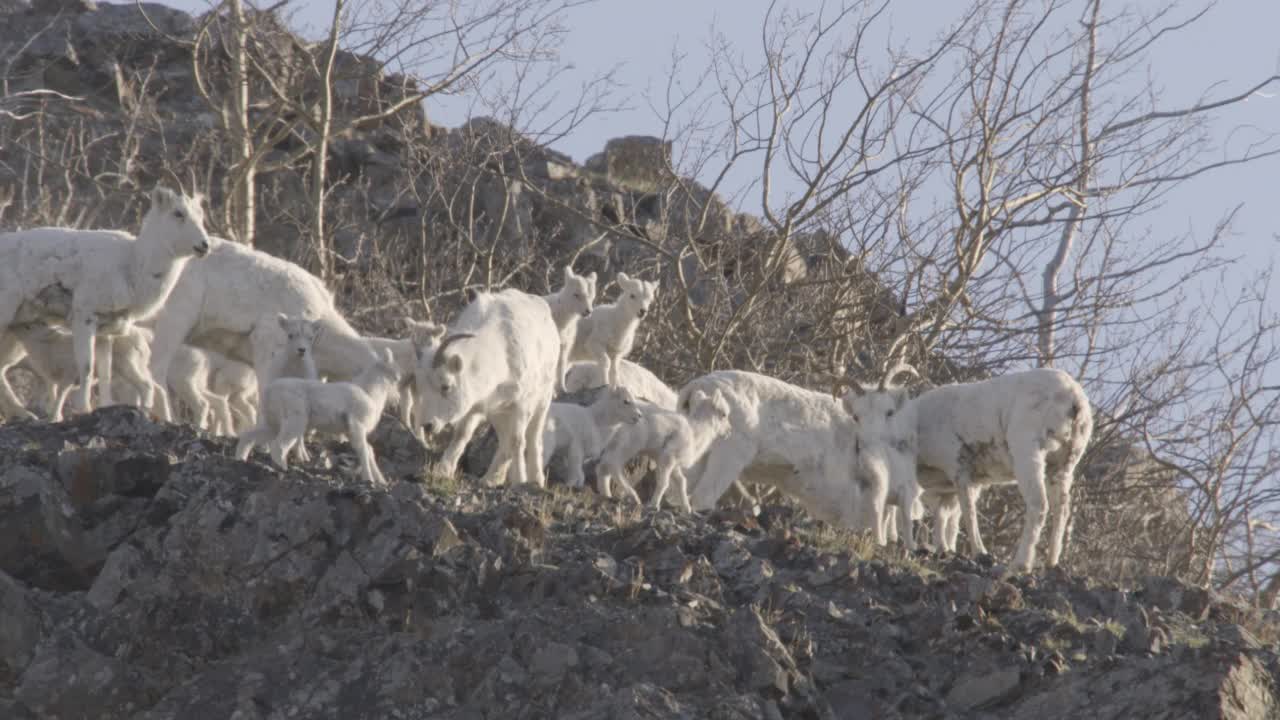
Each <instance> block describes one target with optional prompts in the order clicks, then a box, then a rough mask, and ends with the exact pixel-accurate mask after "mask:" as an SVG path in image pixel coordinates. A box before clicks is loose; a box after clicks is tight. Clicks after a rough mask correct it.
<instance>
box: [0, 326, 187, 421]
mask: <svg viewBox="0 0 1280 720" xmlns="http://www.w3.org/2000/svg"><path fill="white" fill-rule="evenodd" d="M10 331H11V332H12V333H13V334H14V335H15V336H16V337H17V338H18V339H19V343H18V344H14V345H10V350H9V352H8V353H7V354H6V355H5V356H4V357H0V383H4V384H5V385H6V386H8V380H7V379H5V377H4V374H5V373H6V372H7V371H8V369H9V368H10V367H12V366H13V365H15V364H16V363H17V362H19V361H20V360H22V359H23V358H24V357H25V358H26V359H27V366H28V367H29V368H30V369H31V371H32V372H34V373H35V374H36V376H37V377H39V378H40V379H41V380H43V381H44V383H45V385H46V391H47V399H46V401H45V411H46V412H47V413H48V415H49V418H50V419H51V420H53V421H55V422H57V421H60V420H62V410H63V405H64V404H65V403H66V399H67V395H68V393H70V391H71V390H72V388H74V387H75V386H76V383H77V382H79V372H78V371H77V369H76V363H75V352H74V350H73V347H72V346H73V341H72V338H71V334H70V333H68V332H66V331H64V330H62V329H60V328H56V327H51V326H48V325H39V324H33V325H23V326H20V327H10ZM150 337H151V336H150V333H149V332H148V331H147V330H145V329H144V328H140V327H137V326H135V325H129V326H127V327H126V328H124V330H123V332H121V333H120V334H119V335H116V336H114V337H113V338H112V341H111V343H110V344H109V346H108V343H107V342H106V341H105V338H103V337H101V336H100V337H98V338H97V340H96V344H97V346H98V347H97V348H96V352H97V353H99V354H100V355H99V357H100V358H106V357H108V356H110V357H112V358H113V361H112V362H113V364H114V367H115V368H117V370H118V372H117V373H116V374H117V375H119V378H120V379H121V380H124V381H125V382H127V383H128V384H129V385H131V386H133V389H134V390H135V391H136V392H137V395H138V404H139V405H140V406H142V407H144V408H148V409H150V408H152V407H156V408H157V409H158V410H159V412H160V416H161V417H162V418H163V419H164V420H165V421H166V422H167V421H169V420H171V419H172V415H171V413H170V410H169V400H168V394H167V393H165V391H164V388H161V387H160V386H159V385H158V384H156V382H155V381H154V380H153V379H152V378H151V371H150V370H149V369H148V367H147V365H148V362H149V361H150V359H151V350H150V345H149V339H150ZM2 397H3V394H2V393H0V398H2ZM6 414H8V415H10V416H19V417H25V416H28V415H30V413H29V412H28V411H27V410H26V409H24V408H22V407H18V408H16V409H15V408H6Z"/></svg>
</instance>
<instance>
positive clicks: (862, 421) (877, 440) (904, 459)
mask: <svg viewBox="0 0 1280 720" xmlns="http://www.w3.org/2000/svg"><path fill="white" fill-rule="evenodd" d="M900 367H905V366H900ZM898 371H899V370H898V368H895V369H894V370H892V371H890V377H886V378H885V381H884V382H881V383H880V385H879V387H878V388H874V389H868V388H867V387H865V386H863V385H861V384H856V383H855V384H853V385H852V389H851V390H850V391H849V392H848V393H847V394H846V395H845V396H844V397H843V398H842V400H841V404H842V405H843V406H844V409H845V411H846V412H848V413H849V415H850V416H851V417H852V419H853V422H854V426H855V428H856V430H855V432H856V433H857V435H856V438H855V445H854V447H855V451H856V458H855V461H854V462H855V468H856V472H857V473H858V477H860V478H862V479H863V482H862V484H861V486H860V489H861V488H862V487H868V488H871V491H870V492H868V493H866V495H864V497H863V498H862V499H861V502H862V503H863V504H864V505H869V510H870V512H869V514H870V516H871V519H873V520H874V521H875V522H876V525H873V526H870V527H871V528H872V529H873V530H874V534H875V538H876V541H877V542H878V543H880V544H884V543H886V542H892V541H893V540H895V539H897V538H899V537H900V538H901V539H902V542H903V544H904V545H905V546H906V548H907V550H915V549H916V542H915V533H914V532H913V531H912V520H915V519H919V518H920V517H921V516H922V513H923V507H922V505H921V503H920V495H921V493H922V491H921V488H920V485H919V483H918V482H917V481H916V472H915V423H916V416H915V409H914V408H913V407H911V404H910V395H909V394H908V393H907V390H906V388H902V387H898V386H893V385H890V384H889V381H890V380H891V379H892V377H891V376H892V375H896V374H897V372H898ZM881 489H883V494H881V493H880V490H881Z"/></svg>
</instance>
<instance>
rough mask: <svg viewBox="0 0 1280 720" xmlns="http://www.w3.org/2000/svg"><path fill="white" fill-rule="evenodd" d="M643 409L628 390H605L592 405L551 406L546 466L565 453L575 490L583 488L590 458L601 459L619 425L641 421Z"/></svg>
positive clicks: (545, 440)
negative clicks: (585, 464) (558, 454)
mask: <svg viewBox="0 0 1280 720" xmlns="http://www.w3.org/2000/svg"><path fill="white" fill-rule="evenodd" d="M640 412H641V411H640V408H639V406H638V405H637V403H636V400H635V398H634V397H633V396H632V395H631V392H630V391H628V390H627V389H626V388H624V387H617V388H604V389H602V391H601V392H600V396H599V397H597V398H596V400H595V402H593V403H591V405H589V406H586V407H584V406H582V405H575V404H574V403H559V402H553V403H551V409H550V410H549V411H548V412H547V426H546V429H545V430H544V431H543V435H542V466H543V467H544V468H545V467H546V466H547V464H548V463H549V462H551V456H552V455H553V454H555V452H556V451H557V450H563V451H564V452H565V456H566V460H565V462H566V464H567V465H568V469H569V477H568V478H567V479H566V481H567V483H568V484H569V485H570V486H571V487H582V486H583V484H584V483H585V478H584V476H583V472H582V466H583V464H584V463H585V462H586V461H587V459H588V458H598V457H600V453H601V451H603V450H604V446H605V441H606V440H608V439H609V437H610V436H611V435H612V433H613V431H614V429H615V428H616V426H618V425H620V424H623V423H627V424H630V423H634V422H636V421H637V420H639V419H640Z"/></svg>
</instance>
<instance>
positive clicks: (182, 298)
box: [151, 242, 377, 395]
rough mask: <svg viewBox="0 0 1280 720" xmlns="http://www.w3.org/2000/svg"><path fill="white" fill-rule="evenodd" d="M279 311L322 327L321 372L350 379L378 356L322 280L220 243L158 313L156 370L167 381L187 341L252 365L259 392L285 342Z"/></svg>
mask: <svg viewBox="0 0 1280 720" xmlns="http://www.w3.org/2000/svg"><path fill="white" fill-rule="evenodd" d="M281 313H284V314H287V315H291V316H295V317H306V318H310V319H312V320H313V321H314V322H316V323H318V325H319V327H320V328H321V329H322V333H321V334H320V336H319V337H318V338H317V339H316V342H315V355H314V364H315V368H316V370H317V371H318V372H319V373H320V374H321V375H324V376H327V377H329V378H331V379H338V380H349V379H351V378H354V377H355V376H356V375H359V374H360V372H361V371H362V370H364V368H366V367H368V366H369V365H371V364H373V362H374V361H375V359H376V358H377V356H376V355H375V354H374V352H373V350H372V349H371V348H370V347H369V344H368V343H367V342H366V341H365V339H364V338H362V337H360V334H359V333H357V332H356V331H355V330H354V329H353V328H352V327H351V325H350V324H348V323H347V321H346V319H345V318H344V317H342V314H341V313H340V312H338V309H337V307H336V306H335V305H334V300H333V295H332V294H331V293H330V292H329V290H328V289H327V288H326V287H325V286H324V283H323V282H321V280H320V279H319V278H317V277H316V276H314V275H312V274H311V273H309V272H307V271H306V270H304V269H302V268H301V267H299V266H297V265H296V264H294V263H291V262H289V261H287V260H282V259H280V258H277V257H274V256H272V255H268V254H267V253H264V252H261V251H259V250H254V249H253V248H249V247H246V246H244V245H240V244H239V243H233V242H221V243H218V244H217V246H216V247H215V248H214V250H213V252H211V253H210V254H209V256H208V257H206V258H205V259H203V260H201V261H200V262H198V263H190V264H188V265H187V267H186V268H185V269H184V270H183V272H182V277H181V279H180V281H179V283H178V285H177V287H176V288H175V289H174V292H173V293H172V295H170V297H169V299H168V301H167V302H166V303H165V304H164V307H163V308H161V310H160V311H159V312H158V313H156V318H155V342H154V343H153V345H152V348H151V373H152V375H154V376H155V378H156V381H157V382H160V383H161V384H164V383H166V382H167V380H168V372H169V364H170V363H171V362H173V355H174V353H176V352H177V351H178V346H180V345H182V344H183V343H186V344H189V345H194V346H196V347H203V348H207V349H210V350H217V351H218V352H221V353H223V354H224V355H227V356H228V357H231V358H233V359H236V360H239V361H241V362H245V363H248V364H250V365H252V366H253V370H254V373H255V374H256V375H257V380H258V389H259V395H261V393H262V391H263V390H265V388H266V386H267V384H269V383H270V382H271V381H272V380H274V379H275V377H276V374H275V373H276V372H277V371H276V369H275V363H274V361H275V359H276V357H275V352H276V350H277V349H278V348H280V347H281V346H283V344H284V331H283V330H282V329H281V327H280V324H279V322H278V321H277V315H279V314H281Z"/></svg>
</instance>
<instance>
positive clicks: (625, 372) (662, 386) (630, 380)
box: [564, 358, 676, 410]
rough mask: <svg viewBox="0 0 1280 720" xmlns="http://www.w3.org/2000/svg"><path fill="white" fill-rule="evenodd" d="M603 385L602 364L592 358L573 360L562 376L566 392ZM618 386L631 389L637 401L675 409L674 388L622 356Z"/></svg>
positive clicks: (619, 364)
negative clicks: (645, 401)
mask: <svg viewBox="0 0 1280 720" xmlns="http://www.w3.org/2000/svg"><path fill="white" fill-rule="evenodd" d="M604 384H605V370H604V367H603V366H601V365H600V363H599V362H597V361H594V360H582V361H579V362H575V363H573V364H572V365H570V366H569V371H568V372H567V373H565V376H564V389H565V392H571V393H572V392H579V391H582V390H586V389H587V388H594V387H600V386H601V385H604ZM617 385H618V386H619V387H624V388H626V389H628V390H630V391H631V394H632V395H634V396H635V397H636V398H637V399H639V400H647V401H649V402H651V403H653V404H654V405H657V406H658V407H661V408H666V409H668V410H675V409H676V391H675V390H672V389H671V388H670V387H669V386H668V385H667V384H666V383H664V382H662V380H661V379H660V378H659V377H658V376H657V375H654V374H653V373H651V372H649V369H648V368H646V367H645V366H643V365H641V364H640V363H637V362H632V361H631V360H627V359H625V358H624V359H623V360H621V361H620V362H619V363H618V382H617Z"/></svg>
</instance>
